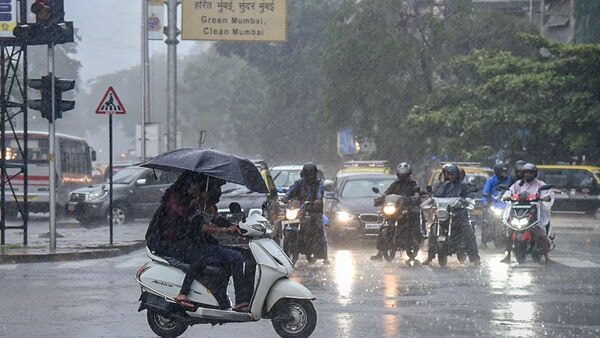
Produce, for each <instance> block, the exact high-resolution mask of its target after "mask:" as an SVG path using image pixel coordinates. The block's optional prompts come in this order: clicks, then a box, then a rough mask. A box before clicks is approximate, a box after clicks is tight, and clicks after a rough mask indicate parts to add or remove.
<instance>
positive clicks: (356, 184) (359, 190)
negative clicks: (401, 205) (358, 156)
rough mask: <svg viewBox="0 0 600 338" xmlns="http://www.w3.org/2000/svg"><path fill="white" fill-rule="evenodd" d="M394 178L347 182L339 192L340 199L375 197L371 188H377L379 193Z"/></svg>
mask: <svg viewBox="0 0 600 338" xmlns="http://www.w3.org/2000/svg"><path fill="white" fill-rule="evenodd" d="M394 180H395V179H394V178H379V179H366V178H365V179H360V180H349V181H347V182H346V184H345V185H344V188H343V190H342V192H341V196H342V197H346V198H347V197H375V196H377V194H375V193H374V192H373V191H372V190H371V188H373V187H377V188H379V191H385V190H386V189H387V188H388V187H389V186H390V184H392V182H394Z"/></svg>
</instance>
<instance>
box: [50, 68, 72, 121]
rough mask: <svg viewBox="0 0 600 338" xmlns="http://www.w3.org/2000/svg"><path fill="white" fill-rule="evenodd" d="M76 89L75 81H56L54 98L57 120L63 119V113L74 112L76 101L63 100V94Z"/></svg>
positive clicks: (57, 79)
mask: <svg viewBox="0 0 600 338" xmlns="http://www.w3.org/2000/svg"><path fill="white" fill-rule="evenodd" d="M73 88H75V80H63V79H59V78H56V79H54V97H55V98H56V107H55V108H56V114H55V115H56V118H57V119H59V118H61V117H62V113H63V112H66V111H69V110H73V108H75V101H73V100H63V99H62V93H63V92H66V91H69V90H71V89H73Z"/></svg>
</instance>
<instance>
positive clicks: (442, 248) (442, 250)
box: [437, 242, 448, 266]
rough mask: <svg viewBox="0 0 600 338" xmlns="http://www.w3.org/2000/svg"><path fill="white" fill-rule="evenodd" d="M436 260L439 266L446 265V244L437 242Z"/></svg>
mask: <svg viewBox="0 0 600 338" xmlns="http://www.w3.org/2000/svg"><path fill="white" fill-rule="evenodd" d="M437 258H438V263H439V264H440V266H446V264H447V263H448V243H447V242H438V247H437Z"/></svg>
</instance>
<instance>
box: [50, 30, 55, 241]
mask: <svg viewBox="0 0 600 338" xmlns="http://www.w3.org/2000/svg"><path fill="white" fill-rule="evenodd" d="M48 73H50V74H51V75H50V79H51V81H50V84H51V86H52V89H51V94H52V100H51V102H52V114H51V116H52V118H51V121H50V123H48V168H49V170H48V171H49V173H48V175H49V177H50V186H49V189H48V190H49V191H48V192H49V195H50V205H49V209H50V230H49V232H50V252H51V253H54V252H56V152H55V146H54V145H55V142H54V141H55V139H54V137H55V124H54V121H55V118H56V115H57V114H56V100H55V99H54V98H55V97H56V94H55V91H56V86H55V82H56V77H55V76H54V42H50V43H48Z"/></svg>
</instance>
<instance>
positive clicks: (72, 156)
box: [3, 131, 96, 216]
mask: <svg viewBox="0 0 600 338" xmlns="http://www.w3.org/2000/svg"><path fill="white" fill-rule="evenodd" d="M5 135H6V143H5V147H6V162H5V166H6V177H3V181H4V184H5V186H4V191H5V212H6V215H7V216H16V215H17V212H20V211H22V206H20V204H21V203H22V202H23V201H24V196H25V195H24V191H25V190H24V184H25V181H24V172H27V187H28V189H27V202H28V204H27V205H28V210H29V211H30V212H49V211H50V203H49V202H50V189H49V186H50V178H49V177H50V176H49V169H50V168H49V159H48V152H49V138H48V132H40V131H29V132H27V168H26V169H27V170H26V171H25V161H24V159H23V153H24V147H25V141H24V138H23V137H24V133H23V132H18V131H17V132H15V133H6V134H5ZM54 140H55V141H54V149H55V163H56V180H55V182H56V199H55V200H56V204H57V205H56V210H57V212H61V211H64V210H65V209H64V208H65V206H66V205H67V202H68V201H69V193H70V192H71V191H72V190H74V189H77V188H79V187H82V186H86V185H89V184H91V183H92V161H95V160H96V152H95V151H94V150H93V149H92V148H91V147H90V146H89V145H88V143H87V142H86V140H85V139H83V138H80V137H76V136H71V135H65V134H60V133H55V138H54ZM11 187H12V189H11Z"/></svg>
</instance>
